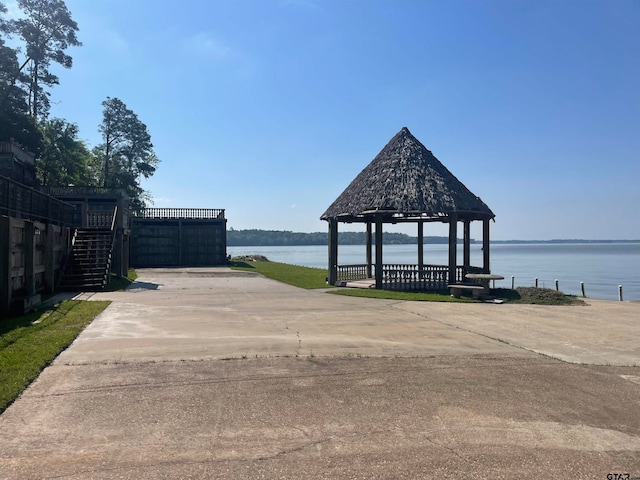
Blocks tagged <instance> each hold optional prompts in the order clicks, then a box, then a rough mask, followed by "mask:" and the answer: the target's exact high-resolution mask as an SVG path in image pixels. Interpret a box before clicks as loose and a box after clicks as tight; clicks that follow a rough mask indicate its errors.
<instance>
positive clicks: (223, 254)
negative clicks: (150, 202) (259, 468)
mask: <svg viewBox="0 0 640 480" xmlns="http://www.w3.org/2000/svg"><path fill="white" fill-rule="evenodd" d="M130 263H131V266H132V267H134V268H135V267H195V266H201V267H206V266H214V265H226V263H227V230H226V220H225V219H224V218H221V219H156V218H140V217H132V218H131V246H130Z"/></svg>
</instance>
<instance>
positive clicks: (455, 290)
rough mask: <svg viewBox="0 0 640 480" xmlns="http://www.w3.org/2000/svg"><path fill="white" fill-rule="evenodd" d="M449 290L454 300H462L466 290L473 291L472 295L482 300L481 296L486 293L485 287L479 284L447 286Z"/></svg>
mask: <svg viewBox="0 0 640 480" xmlns="http://www.w3.org/2000/svg"><path fill="white" fill-rule="evenodd" d="M447 288H448V289H449V290H451V296H452V297H454V298H460V295H462V292H464V291H465V290H471V294H472V295H473V298H475V299H480V297H481V295H482V294H483V293H485V292H486V289H485V287H483V286H482V285H478V284H467V283H455V284H452V285H447Z"/></svg>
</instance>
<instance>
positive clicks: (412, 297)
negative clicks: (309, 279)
mask: <svg viewBox="0 0 640 480" xmlns="http://www.w3.org/2000/svg"><path fill="white" fill-rule="evenodd" d="M329 293H335V294H336V295H346V296H348V297H365V298H387V299H389V300H408V301H411V302H458V303H459V302H478V300H474V299H473V298H471V297H465V296H461V297H460V298H453V297H452V296H451V295H450V294H449V291H448V290H446V291H437V292H398V291H393V290H375V289H373V288H372V289H364V288H340V289H336V290H332V291H331V292H329Z"/></svg>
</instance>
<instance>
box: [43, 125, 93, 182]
mask: <svg viewBox="0 0 640 480" xmlns="http://www.w3.org/2000/svg"><path fill="white" fill-rule="evenodd" d="M41 131H42V137H43V145H42V150H41V152H40V157H39V159H38V162H37V164H36V169H37V175H38V180H39V181H40V184H41V185H43V186H68V185H95V179H94V177H93V176H92V172H91V161H92V158H91V152H90V151H89V149H88V148H87V146H86V145H85V143H84V142H83V141H82V140H79V139H78V126H77V125H76V124H74V123H69V122H67V121H66V120H63V119H61V118H54V119H51V120H47V121H45V122H44V123H43V125H42V128H41Z"/></svg>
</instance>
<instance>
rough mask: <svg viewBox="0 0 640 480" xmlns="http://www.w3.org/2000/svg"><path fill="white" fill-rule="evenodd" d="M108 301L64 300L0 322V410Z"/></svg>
mask: <svg viewBox="0 0 640 480" xmlns="http://www.w3.org/2000/svg"><path fill="white" fill-rule="evenodd" d="M109 303H110V302H106V301H101V302H82V301H78V300H66V301H64V302H62V303H60V304H59V305H57V306H56V307H53V308H51V309H48V310H46V311H40V312H36V313H32V314H29V315H23V316H20V317H14V318H9V319H6V320H2V321H0V413H1V412H3V411H4V410H5V409H6V408H7V407H8V406H9V405H10V404H11V403H12V402H13V401H14V400H15V399H16V398H17V397H18V396H19V395H20V394H21V393H22V392H23V391H24V389H25V388H27V387H28V386H29V384H30V383H31V382H33V380H35V379H36V378H37V377H38V375H39V374H40V372H41V371H42V370H43V369H44V368H45V367H46V366H47V365H49V364H50V363H51V362H52V361H53V360H54V359H55V358H56V357H57V356H58V354H59V353H60V352H62V351H63V350H64V349H65V348H67V347H68V346H69V345H70V344H71V342H73V340H75V338H76V337H77V336H78V334H79V333H80V332H81V331H82V330H83V329H84V328H85V327H86V326H87V325H88V324H89V323H91V321H92V320H93V319H94V318H95V317H96V316H97V315H98V314H99V313H100V312H102V311H103V310H104V309H105V308H106V307H107V305H109Z"/></svg>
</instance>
